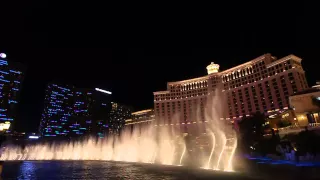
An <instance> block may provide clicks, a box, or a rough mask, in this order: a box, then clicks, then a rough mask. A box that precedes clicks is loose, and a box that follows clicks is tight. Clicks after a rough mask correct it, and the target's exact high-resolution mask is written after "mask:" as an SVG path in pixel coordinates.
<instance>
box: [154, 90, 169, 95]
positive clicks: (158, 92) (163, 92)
mask: <svg viewBox="0 0 320 180" xmlns="http://www.w3.org/2000/svg"><path fill="white" fill-rule="evenodd" d="M167 93H170V91H157V92H153V94H154V95H157V94H167Z"/></svg>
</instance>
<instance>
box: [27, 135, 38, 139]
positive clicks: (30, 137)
mask: <svg viewBox="0 0 320 180" xmlns="http://www.w3.org/2000/svg"><path fill="white" fill-rule="evenodd" d="M29 139H39V136H29Z"/></svg>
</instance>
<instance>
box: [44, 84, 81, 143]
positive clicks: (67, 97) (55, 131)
mask: <svg viewBox="0 0 320 180" xmlns="http://www.w3.org/2000/svg"><path fill="white" fill-rule="evenodd" d="M73 88H74V87H73V86H61V85H58V84H54V83H51V84H49V85H48V87H47V89H46V93H45V100H44V111H43V113H42V115H41V121H40V127H39V131H40V132H39V133H40V134H41V135H42V136H44V137H51V136H67V135H69V134H70V133H72V132H71V131H73V127H77V126H78V125H73V124H72V125H71V124H70V119H71V116H72V114H73V105H74V101H73V96H74V94H73Z"/></svg>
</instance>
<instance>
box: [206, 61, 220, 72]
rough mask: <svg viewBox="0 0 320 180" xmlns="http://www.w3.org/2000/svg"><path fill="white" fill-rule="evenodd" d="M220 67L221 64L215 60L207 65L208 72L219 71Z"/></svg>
mask: <svg viewBox="0 0 320 180" xmlns="http://www.w3.org/2000/svg"><path fill="white" fill-rule="evenodd" d="M219 67H220V66H219V64H214V63H213V62H211V64H209V65H208V66H207V72H208V74H212V73H217V72H218V71H219Z"/></svg>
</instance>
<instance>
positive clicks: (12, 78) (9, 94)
mask: <svg viewBox="0 0 320 180" xmlns="http://www.w3.org/2000/svg"><path fill="white" fill-rule="evenodd" d="M24 69H25V67H23V66H22V65H21V64H19V63H14V62H9V61H7V60H6V55H5V54H4V53H0V123H3V122H10V123H11V124H12V122H13V121H14V120H15V118H16V114H17V105H18V102H19V94H20V90H21V84H22V80H23V78H24Z"/></svg>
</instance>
